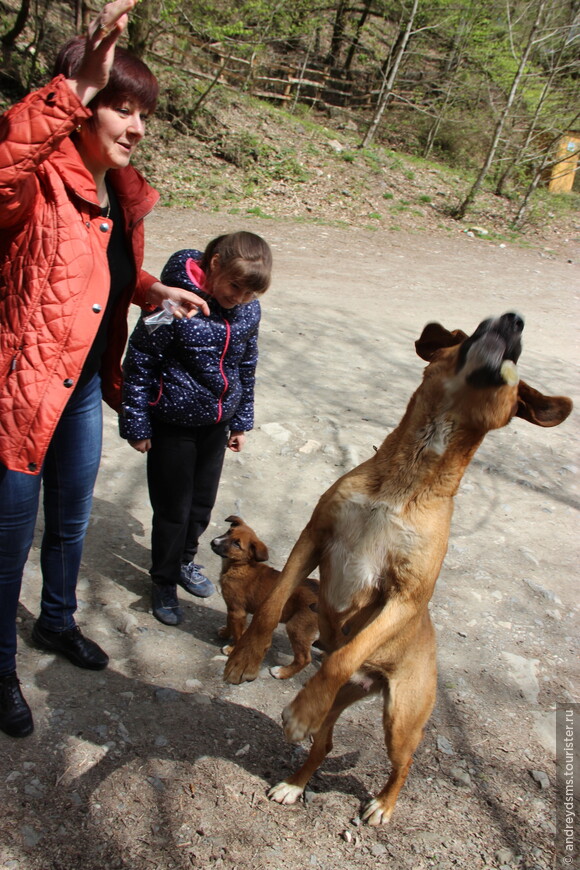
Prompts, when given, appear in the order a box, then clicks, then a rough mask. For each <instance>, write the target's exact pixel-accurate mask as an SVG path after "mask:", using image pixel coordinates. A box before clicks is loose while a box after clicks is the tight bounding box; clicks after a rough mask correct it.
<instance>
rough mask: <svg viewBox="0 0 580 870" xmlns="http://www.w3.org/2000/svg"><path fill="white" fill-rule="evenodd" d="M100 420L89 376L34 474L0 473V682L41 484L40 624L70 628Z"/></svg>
mask: <svg viewBox="0 0 580 870" xmlns="http://www.w3.org/2000/svg"><path fill="white" fill-rule="evenodd" d="M102 413H103V412H102V403H101V381H100V378H99V377H98V375H95V377H94V378H92V380H90V381H89V382H88V384H85V385H84V386H83V387H81V388H79V389H78V390H77V391H75V393H74V394H73V395H72V396H71V398H70V400H69V402H68V404H67V406H66V408H65V409H64V412H63V414H62V417H61V418H60V420H59V422H58V425H57V427H56V429H55V432H54V435H53V436H52V439H51V442H50V445H49V448H48V451H47V454H46V459H45V460H44V466H43V468H42V473H41V474H37V475H32V474H24V473H23V472H20V471H8V470H7V469H6V468H5V467H4V465H0V676H2V675H3V674H7V673H10V672H11V671H13V670H14V669H15V667H16V613H17V606H18V599H19V597H20V587H21V584H22V573H23V570H24V565H25V564H26V560H27V559H28V553H29V550H30V547H31V545H32V539H33V536H34V527H35V525H36V515H37V512H38V504H39V501H40V494H41V484H42V488H43V503H44V534H43V537H42V544H41V548H40V566H41V570H42V598H41V603H40V622H41V623H42V625H44V627H45V628H47V629H49V630H50V631H64V630H65V629H68V628H72V627H73V626H74V624H75V620H74V613H75V610H76V607H77V600H76V586H77V578H78V573H79V567H80V564H81V555H82V551H83V543H84V540H85V533H86V530H87V526H88V524H89V517H90V512H91V502H92V497H93V487H94V485H95V479H96V477H97V471H98V469H99V461H100V458H101V440H102V431H103V422H102V420H103V418H102Z"/></svg>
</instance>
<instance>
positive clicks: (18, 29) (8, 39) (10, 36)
mask: <svg viewBox="0 0 580 870" xmlns="http://www.w3.org/2000/svg"><path fill="white" fill-rule="evenodd" d="M29 12H30V0H22V2H21V4H20V9H19V10H18V15H17V16H16V21H15V22H14V26H13V28H12V30H9V31H8V33H5V34H4V36H3V37H2V39H1V41H2V46H3V47H4V48H5V49H8V50H10V49H11V48H14V45H15V43H16V40H17V39H18V37H19V36H20V34H21V33H22V31H23V30H24V28H25V27H26V22H27V20H28V14H29Z"/></svg>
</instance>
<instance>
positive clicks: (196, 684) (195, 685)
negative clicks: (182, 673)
mask: <svg viewBox="0 0 580 870" xmlns="http://www.w3.org/2000/svg"><path fill="white" fill-rule="evenodd" d="M202 685H203V683H202V682H201V680H186V681H185V686H186V688H187V689H201V687H202Z"/></svg>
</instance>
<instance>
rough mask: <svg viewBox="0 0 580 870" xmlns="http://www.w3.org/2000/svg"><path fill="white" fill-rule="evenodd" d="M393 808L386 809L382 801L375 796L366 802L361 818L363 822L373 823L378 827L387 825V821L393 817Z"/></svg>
mask: <svg viewBox="0 0 580 870" xmlns="http://www.w3.org/2000/svg"><path fill="white" fill-rule="evenodd" d="M392 812H393V810H392V809H385V807H383V804H382V803H381V801H379V800H378V799H377V798H373V799H372V800H370V801H369V802H368V804H366V806H365V808H364V810H363V812H362V815H361V819H362V820H363V822H366V823H367V825H372V826H373V827H376V826H377V825H386V823H387V822H388V821H389V819H390V818H391V815H392Z"/></svg>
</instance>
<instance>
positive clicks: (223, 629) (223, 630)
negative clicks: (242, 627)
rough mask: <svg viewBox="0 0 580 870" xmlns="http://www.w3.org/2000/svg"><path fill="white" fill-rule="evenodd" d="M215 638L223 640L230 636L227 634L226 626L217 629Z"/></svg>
mask: <svg viewBox="0 0 580 870" xmlns="http://www.w3.org/2000/svg"><path fill="white" fill-rule="evenodd" d="M217 636H218V637H221V638H224V639H225V638H227V637H229V636H230V632H229V629H228V627H227V625H222V627H221V628H218V631H217Z"/></svg>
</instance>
